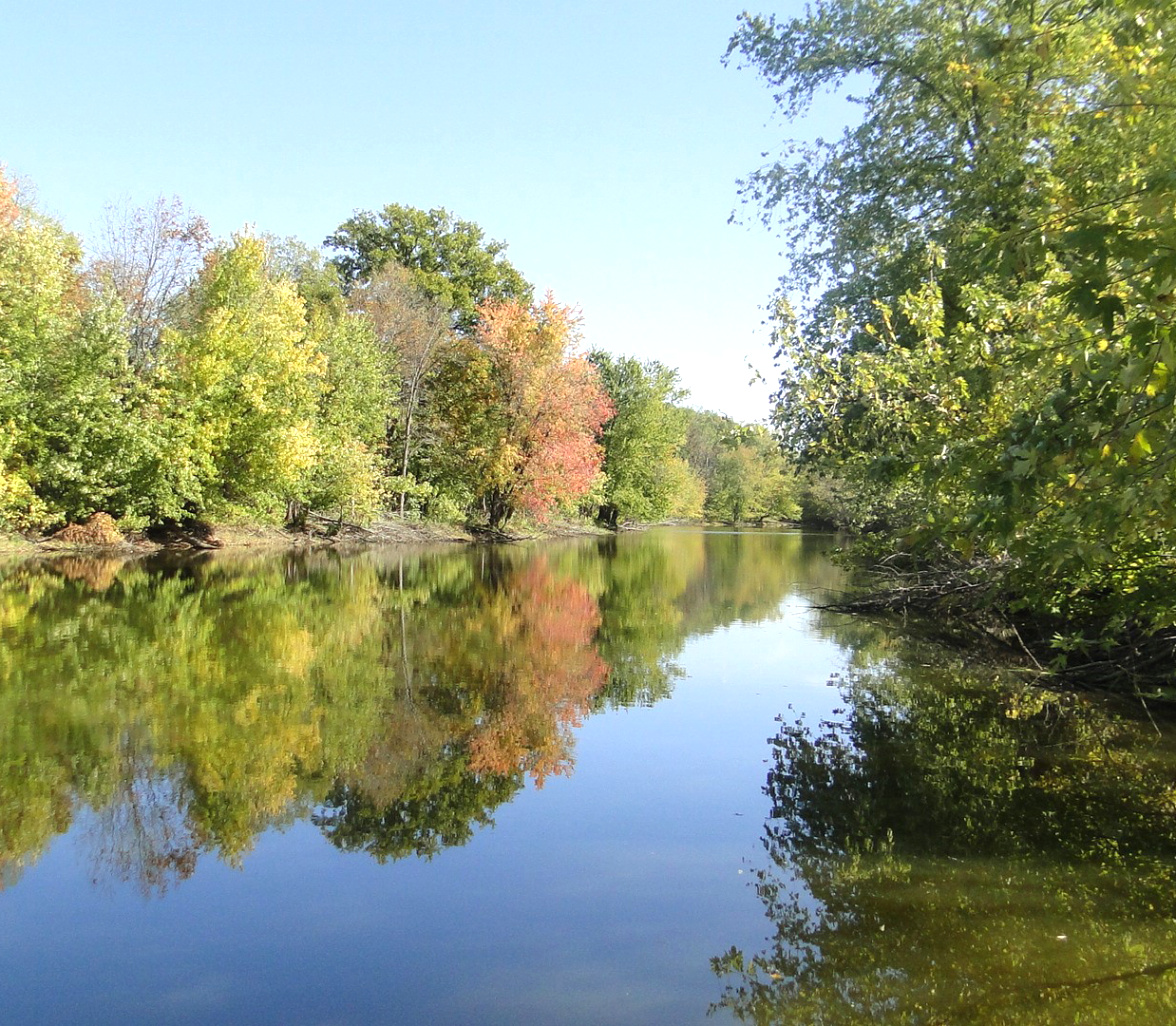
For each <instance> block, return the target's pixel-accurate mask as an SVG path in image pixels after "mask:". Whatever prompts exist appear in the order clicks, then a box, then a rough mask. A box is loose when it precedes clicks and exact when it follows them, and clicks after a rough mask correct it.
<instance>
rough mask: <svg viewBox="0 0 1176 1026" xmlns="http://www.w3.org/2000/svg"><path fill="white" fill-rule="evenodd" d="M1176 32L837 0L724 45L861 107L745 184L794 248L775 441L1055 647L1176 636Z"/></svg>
mask: <svg viewBox="0 0 1176 1026" xmlns="http://www.w3.org/2000/svg"><path fill="white" fill-rule="evenodd" d="M1174 31H1176V24H1174V16H1173V12H1172V10H1171V9H1170V8H1168V7H1167V6H1165V5H1154V4H1145V3H1142V2H1139V0H1127V2H1123V3H1115V4H1110V3H1099V2H1094V3H1092V2H1088V0H1060V2H1056V3H1049V4H1045V3H1036V2H1029V3H1007V2H1003V0H981V2H978V3H976V2H971V0H969V2H962V0H949V2H946V3H938V2H937V3H931V2H930V0H822V2H818V3H816V4H814V5H813V6H812V7H811V8H810V9H809V12H808V13H807V15H806V16H805V17H802V18H797V19H794V20H791V21H787V22H784V21H776V20H774V19H771V18H759V17H750V16H745V18H744V19H743V21H742V23H741V25H740V27H739V30H738V31H737V33H736V35H735V37H734V38H733V40H732V42H731V48H730V53H731V54H738V55H740V56H741V57H742V58H743V59H745V60H746V61H747V62H748V63H750V64H751V65H753V66H754V67H756V68H758V70H759V71H760V72H761V73H762V75H763V76H764V78H765V79H766V80H767V82H768V83H769V85H770V86H771V87H772V89H773V90H774V91H775V93H776V96H777V100H778V102H779V104H780V110H781V112H782V113H783V115H784V116H785V117H793V116H797V115H800V114H802V113H804V112H805V111H807V110H808V109H809V107H810V105H811V103H812V101H813V99H814V97H815V96H816V95H817V93H818V92H820V91H822V90H826V89H850V90H853V91H854V92H855V93H856V94H858V98H859V102H860V106H861V119H860V122H859V123H858V124H857V125H856V126H854V127H852V128H850V129H848V130H846V131H845V133H844V134H843V135H842V136H841V137H840V138H838V139H836V140H833V141H820V142H817V143H815V144H813V145H811V146H805V145H795V146H793V147H790V148H789V149H788V150H787V151H786V152H785V154H784V155H783V156H782V157H781V159H779V160H777V161H774V162H772V163H770V164H768V165H766V166H765V167H763V168H761V169H759V170H758V171H757V172H755V173H754V174H753V175H752V176H751V177H750V178H749V179H748V181H747V182H746V183H745V185H746V194H747V197H748V199H749V200H751V201H753V202H755V203H758V204H760V205H761V209H762V211H763V213H764V217H765V219H766V220H768V221H774V220H776V219H777V218H778V219H779V220H780V221H781V223H782V224H783V226H784V228H785V230H786V231H787V232H788V233H789V234H790V235H791V236H792V237H793V238H794V239H795V240H796V251H795V255H794V257H793V259H792V262H791V265H790V267H789V269H788V273H787V275H786V276H785V277H784V278H783V279H782V288H781V293H780V295H779V297H778V302H777V319H776V339H777V342H778V347H779V348H778V358H779V361H780V365H781V369H782V378H781V385H780V390H779V393H778V395H777V407H776V415H775V416H776V425H777V428H778V430H779V433H780V435H781V437H782V438H783V440H784V442H785V443H786V445H787V446H788V447H789V448H790V449H791V450H792V451H793V452H795V453H798V454H800V455H802V456H803V457H805V458H807V459H808V460H810V461H812V462H813V463H814V464H816V465H817V466H819V467H821V468H823V469H824V470H825V471H827V472H831V473H833V474H835V475H837V476H838V477H840V478H841V479H844V480H847V481H849V482H851V484H856V486H857V488H858V492H859V494H871V493H872V494H878V495H884V496H888V497H889V499H890V500H891V501H890V503H889V508H888V509H887V510H886V511H885V515H884V516H880V517H879V518H878V519H879V521H880V522H882V523H884V526H885V527H886V528H887V529H888V530H889V535H888V538H889V546H890V547H891V548H894V547H898V548H902V549H905V550H907V551H909V552H911V553H913V554H914V556H915V557H916V559H917V560H919V561H922V562H928V561H930V562H932V563H935V562H939V563H942V562H943V561H945V560H947V559H957V560H959V561H960V562H961V563H963V564H970V565H971V566H973V567H976V568H978V570H977V573H979V574H982V575H983V579H984V580H985V581H986V582H987V583H988V584H989V585H990V587H989V588H988V595H989V597H990V598H991V600H992V601H994V602H997V603H998V604H1000V605H1001V606H1002V607H1004V608H1006V609H1007V610H1008V611H1010V612H1011V613H1012V615H1014V616H1020V617H1021V618H1022V619H1023V621H1025V622H1031V623H1034V624H1037V625H1038V626H1039V629H1041V630H1042V631H1043V634H1048V633H1049V632H1051V631H1054V632H1056V637H1055V639H1054V640H1055V644H1056V646H1057V647H1058V649H1059V650H1060V651H1065V650H1074V649H1081V648H1085V647H1087V646H1088V645H1090V644H1091V642H1092V639H1094V638H1096V637H1099V636H1102V637H1121V636H1124V635H1131V634H1136V635H1141V634H1142V635H1147V634H1151V635H1158V634H1162V633H1163V632H1164V631H1167V630H1169V629H1171V628H1173V627H1176V589H1174V588H1173V587H1172V572H1173V562H1172V552H1173V548H1174V542H1176V519H1174V517H1176V512H1174V511H1176V501H1174V500H1176V494H1174V489H1176V477H1174V476H1173V468H1172V453H1173V452H1176V446H1174V445H1173V442H1176V439H1174V438H1173V431H1174V429H1176V422H1174V420H1173V417H1172V408H1173V399H1174V398H1176V375H1174V374H1173V368H1174V367H1176V363H1174V361H1176V351H1174V350H1173V339H1172V325H1173V321H1172V296H1173V292H1174V290H1176V218H1174V216H1173V209H1174V208H1173V198H1174V195H1176V177H1174V176H1173V174H1172V168H1171V156H1170V155H1171V153H1172V151H1173V146H1174V145H1176V68H1174V66H1173V60H1174V53H1176V52H1174V50H1173V47H1172V42H1171V41H1172V39H1173V38H1174V36H1173V32H1174ZM895 500H897V501H895Z"/></svg>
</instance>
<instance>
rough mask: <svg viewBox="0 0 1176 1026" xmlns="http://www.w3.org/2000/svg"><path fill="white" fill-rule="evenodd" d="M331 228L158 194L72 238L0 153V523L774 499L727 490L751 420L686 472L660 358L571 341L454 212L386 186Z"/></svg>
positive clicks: (565, 509) (624, 512) (439, 513)
mask: <svg viewBox="0 0 1176 1026" xmlns="http://www.w3.org/2000/svg"><path fill="white" fill-rule="evenodd" d="M325 244H326V245H327V246H328V247H330V248H331V249H333V250H334V251H335V255H334V256H333V257H332V258H331V259H329V260H328V259H327V258H325V257H324V256H323V255H322V254H321V253H320V252H318V251H317V250H314V249H312V248H310V247H307V246H305V245H303V244H302V243H300V242H298V241H297V240H294V239H278V238H273V237H263V236H258V235H255V234H253V233H250V232H246V233H242V234H239V235H237V236H235V237H233V238H232V239H230V240H228V241H225V242H221V243H214V241H213V239H212V237H211V234H210V233H209V231H208V227H207V225H206V224H205V223H204V221H203V220H202V219H201V218H199V217H198V216H196V215H193V214H192V213H191V212H189V211H187V210H185V209H184V207H183V206H182V204H180V203H179V202H178V201H174V200H173V201H165V200H162V199H160V200H158V201H156V203H155V204H153V205H152V206H150V207H147V208H144V209H141V210H134V209H125V208H112V209H111V210H110V211H109V213H108V219H107V224H106V227H105V230H104V232H103V234H102V238H101V245H100V249H99V251H98V252H97V253H96V254H95V255H94V256H92V257H91V258H90V259H89V260H86V259H85V258H84V257H83V253H82V249H81V246H80V244H79V242H78V241H77V240H76V239H75V238H74V237H73V236H72V235H70V234H68V233H67V232H66V231H65V230H64V229H63V228H62V227H61V226H60V225H59V224H57V223H56V222H55V221H53V220H51V219H49V218H46V217H44V216H42V215H41V214H39V213H37V211H36V210H34V209H33V208H32V207H31V206H30V205H28V204H27V203H24V202H22V200H21V196H20V192H19V189H18V188H17V185H16V183H15V182H12V181H9V180H8V179H7V178H5V177H4V176H3V175H2V174H0V428H2V430H0V528H7V529H10V530H11V529H34V528H46V527H51V526H53V525H55V524H60V523H62V522H64V521H79V520H82V519H84V518H85V517H87V516H89V515H90V514H92V513H94V512H96V511H103V512H105V513H109V514H112V515H114V516H115V517H118V518H121V519H123V520H124V521H128V522H129V524H130V526H132V527H134V526H143V525H151V524H160V523H168V522H186V521H191V520H199V519H218V518H224V517H234V516H244V517H247V518H263V519H277V518H280V517H284V518H285V519H286V520H287V521H289V522H291V523H294V524H305V523H306V521H307V519H308V518H309V517H310V516H311V515H314V516H316V517H320V518H330V519H331V520H337V521H339V522H342V521H343V520H344V519H346V520H348V521H360V522H364V521H368V520H371V519H373V518H375V517H376V516H378V515H379V514H380V513H382V512H393V511H394V512H395V513H397V514H398V515H400V516H422V515H423V516H430V517H433V518H442V519H456V518H460V517H470V518H474V519H480V520H482V521H483V522H484V523H486V524H488V525H489V527H490V528H492V529H499V528H501V527H502V526H503V525H504V524H506V523H507V522H508V521H509V520H510V519H511V517H512V516H513V515H514V514H515V513H516V512H521V513H522V514H524V515H527V516H529V517H531V518H534V519H537V520H543V519H545V518H547V517H550V516H551V515H553V514H555V513H576V512H593V513H596V512H599V513H600V515H601V516H602V518H603V519H604V520H606V521H607V522H608V523H610V524H611V525H613V526H617V525H618V524H619V523H621V522H622V521H626V520H640V521H653V520H661V519H664V518H667V517H678V518H688V517H697V516H699V515H701V513H702V512H703V510H704V506H705V510H706V512H707V513H708V514H709V515H721V516H723V517H725V518H727V519H736V520H737V519H741V518H744V517H750V516H755V515H762V512H765V511H767V510H768V507H769V506H772V502H771V501H767V502H766V504H765V502H762V501H759V499H750V498H746V497H744V496H745V494H746V495H748V496H749V495H750V494H751V492H755V493H756V495H757V496H760V495H761V493H763V495H766V494H767V492H765V487H764V485H763V483H762V482H753V483H749V482H750V477H754V476H755V473H759V471H760V470H762V469H763V467H761V464H763V465H764V466H766V465H767V464H768V463H771V462H772V457H771V454H770V453H769V452H768V448H769V447H767V446H765V444H763V443H764V439H762V438H758V436H757V440H756V442H755V445H754V446H753V448H755V450H756V455H755V456H754V457H753V456H749V455H748V453H745V452H744V451H743V450H742V449H741V448H740V445H741V444H742V442H741V441H739V438H741V437H742V436H741V435H740V432H741V431H743V430H744V429H742V428H739V427H738V426H737V425H734V424H733V423H728V422H724V426H723V427H722V428H721V429H716V430H718V433H719V434H722V435H723V438H724V441H723V445H724V446H725V447H726V448H725V449H724V452H725V453H726V455H725V456H724V459H725V460H726V463H727V464H730V466H729V467H727V470H726V471H725V475H724V474H720V475H719V476H714V477H713V480H712V476H708V473H709V472H708V473H701V474H700V473H699V472H698V471H697V470H696V469H695V467H694V462H693V459H692V457H691V455H690V452H689V449H690V446H689V445H688V444H687V434H688V432H687V424H688V422H689V421H690V419H691V418H692V417H697V416H706V415H696V414H692V413H690V412H689V411H686V410H684V409H681V408H680V406H679V405H678V404H679V403H680V402H681V400H682V399H683V398H684V393H683V392H682V391H681V390H680V389H679V388H678V385H677V374H676V372H675V371H673V370H671V369H669V368H667V367H664V366H661V365H660V364H647V365H642V364H639V363H638V362H637V361H635V360H632V359H625V358H613V357H611V356H608V355H607V354H604V353H599V352H598V353H593V354H591V356H590V357H587V356H585V355H584V354H583V353H582V352H581V339H580V333H579V315H578V313H577V312H576V311H575V310H574V309H572V308H570V307H567V306H564V305H562V304H560V303H557V302H556V301H555V299H554V298H553V297H552V296H551V295H550V294H549V295H547V296H546V297H544V298H543V299H541V300H538V301H536V300H534V299H533V295H532V292H533V290H532V287H531V285H530V284H529V283H528V282H527V281H526V280H525V279H524V278H523V277H522V276H521V275H520V274H519V272H518V271H517V270H515V268H513V267H512V266H511V265H510V264H509V263H508V262H507V261H506V259H505V256H504V251H505V248H506V247H505V245H504V244H503V243H501V242H497V241H494V240H487V239H486V238H485V237H484V235H483V233H482V230H481V229H480V228H479V227H478V226H477V225H475V224H473V223H472V222H467V221H461V220H459V219H456V218H454V217H453V216H452V215H450V214H449V213H448V212H447V211H444V210H431V211H428V212H425V211H420V210H415V209H413V208H410V207H403V206H397V205H390V206H388V207H385V208H384V209H383V210H382V211H381V212H380V213H378V214H373V213H357V214H355V215H354V216H353V217H352V218H350V219H349V220H347V221H346V222H344V223H343V224H342V225H341V226H340V227H339V229H338V230H337V231H336V232H335V233H334V234H332V235H331V236H330V237H328V238H327V239H326V243H325ZM712 419H713V418H712ZM737 436H739V437H737ZM716 444H718V443H716ZM728 450H729V452H728ZM740 460H742V461H743V465H742V466H740V467H736V466H735V464H736V463H738V462H739V461H740ZM752 471H755V473H752ZM771 472H774V471H769V473H771ZM749 475H750V476H749ZM720 478H721V480H720ZM744 479H747V480H744ZM733 482H736V483H733ZM739 482H742V483H739ZM769 491H770V489H769ZM712 493H713V494H712ZM736 493H738V495H739V496H740V497H737V498H734V499H732V498H731V496H732V495H735V494H736ZM761 497H762V496H761ZM777 505H779V504H777ZM761 507H763V509H762V510H761Z"/></svg>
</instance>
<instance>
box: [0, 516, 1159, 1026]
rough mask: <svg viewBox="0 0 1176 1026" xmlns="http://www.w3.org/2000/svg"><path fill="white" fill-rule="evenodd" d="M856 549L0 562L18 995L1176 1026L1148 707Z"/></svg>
mask: <svg viewBox="0 0 1176 1026" xmlns="http://www.w3.org/2000/svg"><path fill="white" fill-rule="evenodd" d="M828 545H829V539H825V538H821V537H814V536H808V537H806V536H803V535H800V534H796V533H791V534H788V533H785V534H768V533H745V534H738V533H723V532H708V533H704V532H701V531H685V530H683V531H658V532H651V533H649V534H644V535H624V536H622V537H620V538H618V539H607V540H600V539H590V540H584V541H577V542H572V543H560V544H547V545H544V546H542V547H525V546H524V547H515V548H509V549H473V550H460V551H445V552H440V553H425V552H418V551H395V550H390V551H381V552H366V553H363V554H360V555H357V556H354V557H346V558H345V557H341V556H339V555H338V554H335V553H319V554H313V555H293V554H285V555H280V556H268V557H264V558H261V557H248V558H245V557H233V556H222V557H219V558H212V559H202V560H194V561H186V562H176V561H170V562H169V561H162V560H161V561H152V560H148V561H146V562H141V561H140V562H133V563H131V562H126V563H124V562H119V561H103V560H95V559H82V558H76V557H69V558H62V559H57V560H52V561H48V562H43V563H41V564H38V565H31V564H28V563H25V564H7V565H0V1021H2V1022H4V1023H88V1024H89V1023H93V1024H102V1023H118V1024H120V1026H128V1024H135V1023H151V1024H160V1023H259V1024H283V1026H285V1024H344V1023H356V1024H364V1026H370V1024H375V1023H413V1024H417V1023H427V1024H441V1026H444V1024H471V1026H475V1024H479V1026H480V1024H499V1023H501V1024H507V1023H510V1024H515V1023H520V1022H531V1023H536V1024H543V1026H548V1024H551V1026H560V1024H571V1023H584V1024H588V1023H591V1024H602V1023H618V1024H623V1023H632V1024H674V1026H680V1024H689V1023H702V1022H705V1021H710V1022H732V1021H746V1022H752V1023H797V1024H800V1023H821V1024H833V1023H838V1024H839V1023H861V1022H870V1021H873V1022H882V1023H904V1024H906V1023H910V1024H915V1023H919V1024H936V1023H1026V1024H1028V1023H1034V1024H1036V1023H1075V1022H1078V1023H1086V1022H1099V1023H1169V1022H1171V1021H1173V1020H1174V1019H1176V879H1174V877H1176V759H1174V758H1173V752H1174V749H1173V746H1172V745H1171V744H1170V743H1169V741H1168V738H1167V736H1166V735H1167V734H1169V733H1170V731H1169V730H1168V729H1167V728H1166V727H1165V726H1164V725H1163V724H1161V725H1160V726H1159V727H1157V726H1155V725H1154V724H1153V723H1151V722H1150V721H1149V720H1147V719H1146V718H1145V719H1143V720H1139V719H1138V718H1135V717H1129V716H1125V715H1124V714H1123V713H1122V712H1116V711H1115V710H1114V709H1110V708H1107V707H1105V706H1096V705H1091V704H1088V703H1083V702H1078V701H1076V700H1074V699H1070V698H1066V697H1064V696H1060V695H1053V694H1050V693H1046V692H1041V691H1035V690H1032V689H1030V688H1028V687H1026V686H1025V685H1024V684H1023V683H1022V682H1021V681H1020V680H1019V679H1018V676H1017V674H1016V672H1014V671H1008V670H999V669H997V668H994V667H992V666H990V665H986V664H985V663H984V662H982V661H981V660H979V659H969V658H967V657H965V656H963V655H961V654H960V653H953V652H947V651H944V650H940V649H936V648H933V647H931V646H929V645H926V644H923V643H920V642H918V641H915V640H911V639H910V638H906V637H903V636H901V635H900V634H899V633H897V632H896V631H894V630H893V629H891V630H887V629H883V628H882V627H880V626H876V625H870V624H867V623H865V622H864V621H861V620H854V619H851V618H848V617H844V616H835V615H832V614H827V613H821V612H818V611H816V610H815V609H814V608H813V606H812V602H813V601H814V599H819V598H820V597H821V596H823V595H825V594H827V593H828V592H829V591H830V590H836V589H838V588H839V587H840V586H841V583H842V582H841V580H840V578H839V575H838V573H837V571H836V570H835V569H834V568H833V567H832V565H831V564H830V563H829V561H828V560H827V558H826V555H825V553H826V549H827V548H828Z"/></svg>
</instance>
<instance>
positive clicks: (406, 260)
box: [323, 203, 532, 332]
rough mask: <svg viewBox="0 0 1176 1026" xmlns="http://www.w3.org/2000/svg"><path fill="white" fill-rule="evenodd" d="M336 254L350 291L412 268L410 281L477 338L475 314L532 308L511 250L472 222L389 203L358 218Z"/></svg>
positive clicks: (347, 224) (347, 226) (339, 233)
mask: <svg viewBox="0 0 1176 1026" xmlns="http://www.w3.org/2000/svg"><path fill="white" fill-rule="evenodd" d="M323 244H324V245H325V246H329V247H331V248H332V249H335V250H337V251H338V254H337V255H336V256H335V257H334V260H333V262H334V264H335V266H336V267H337V268H338V270H339V273H340V275H341V276H342V278H343V280H344V281H345V282H346V283H348V284H352V283H355V282H358V281H366V280H368V279H370V278H371V277H372V276H373V275H374V274H375V273H376V272H377V271H379V270H381V269H383V268H384V267H386V266H387V265H388V264H390V263H395V264H399V265H400V266H401V267H404V268H407V269H408V271H409V272H411V274H412V278H413V281H414V282H415V283H416V284H417V285H418V286H419V287H420V288H421V289H422V290H423V291H424V292H425V293H426V294H427V295H429V296H431V297H432V298H433V299H435V300H437V302H439V303H440V304H441V305H442V306H444V307H445V308H446V309H448V310H450V311H452V314H453V319H454V326H455V327H457V328H458V329H459V330H461V331H463V332H470V331H472V330H473V327H474V324H475V322H476V320H477V307H478V305H479V304H480V303H485V302H505V301H508V300H511V301H516V302H521V303H528V302H530V300H531V294H532V288H531V286H530V284H528V282H527V281H526V280H525V279H524V278H523V276H522V275H521V274H519V272H518V271H517V270H515V268H514V267H513V266H512V265H511V264H510V263H509V262H508V261H507V259H506V257H505V255H504V254H505V252H506V244H505V243H503V242H497V241H495V240H494V239H486V238H485V233H484V232H483V231H482V229H481V228H479V227H478V225H476V224H475V223H474V222H473V221H463V220H461V219H460V218H456V217H454V216H453V214H451V213H449V211H448V210H444V209H441V208H437V209H434V210H428V211H426V210H419V209H417V208H416V207H407V206H403V205H401V204H399V203H389V204H388V205H387V206H386V207H384V208H383V210H381V211H379V212H378V213H373V212H370V211H361V212H358V213H356V214H354V215H353V216H352V217H350V218H348V219H347V220H346V221H344V222H343V223H342V224H341V225H339V227H338V228H337V229H336V230H335V231H334V232H333V233H332V234H331V235H328V236H327V238H326V239H325V240H324V243H323Z"/></svg>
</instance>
